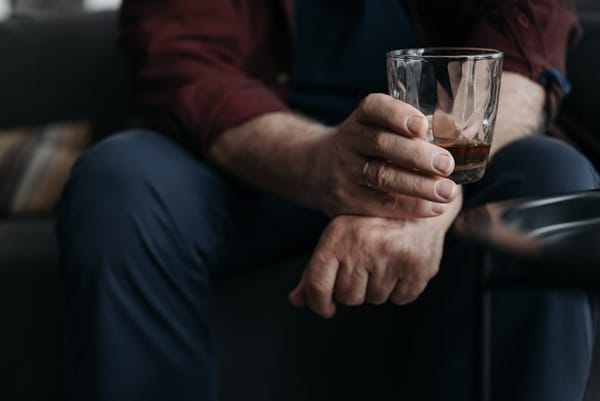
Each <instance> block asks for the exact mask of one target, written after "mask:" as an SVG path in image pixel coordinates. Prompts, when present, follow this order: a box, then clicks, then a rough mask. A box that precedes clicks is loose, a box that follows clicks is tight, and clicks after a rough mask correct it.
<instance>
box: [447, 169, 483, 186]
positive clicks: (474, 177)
mask: <svg viewBox="0 0 600 401" xmlns="http://www.w3.org/2000/svg"><path fill="white" fill-rule="evenodd" d="M484 173H485V165H480V166H476V167H467V168H457V169H455V170H454V172H453V173H452V174H451V175H450V177H448V178H450V179H451V180H452V181H454V182H455V183H457V184H459V185H463V184H471V183H473V182H476V181H479V180H481V178H482V177H483V174H484Z"/></svg>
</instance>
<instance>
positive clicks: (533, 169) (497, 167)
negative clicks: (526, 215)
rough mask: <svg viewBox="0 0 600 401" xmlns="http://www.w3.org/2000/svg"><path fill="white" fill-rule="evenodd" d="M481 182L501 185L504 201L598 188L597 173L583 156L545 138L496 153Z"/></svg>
mask: <svg viewBox="0 0 600 401" xmlns="http://www.w3.org/2000/svg"><path fill="white" fill-rule="evenodd" d="M484 181H485V182H487V183H490V182H495V183H503V184H505V185H503V187H504V188H505V190H506V191H507V192H506V193H505V195H504V197H509V196H510V197H517V196H519V197H521V196H542V195H551V194H556V193H561V192H569V191H583V190H590V189H596V188H598V187H599V185H600V178H599V177H598V173H597V172H596V170H595V169H594V167H593V166H592V164H591V163H590V162H589V161H588V160H587V159H586V158H585V156H583V155H582V154H581V153H579V152H578V151H577V150H576V149H574V148H573V147H571V146H569V145H568V144H566V143H564V142H562V141H559V140H557V139H553V138H549V137H546V136H532V137H528V138H525V139H522V140H519V141H517V142H514V143H513V144H510V145H508V146H507V147H505V148H504V149H502V150H500V151H499V152H498V153H497V154H496V155H495V157H494V158H493V159H492V160H491V162H490V164H489V168H488V171H487V173H486V178H485V179H484Z"/></svg>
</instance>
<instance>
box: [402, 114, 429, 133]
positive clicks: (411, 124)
mask: <svg viewBox="0 0 600 401" xmlns="http://www.w3.org/2000/svg"><path fill="white" fill-rule="evenodd" d="M426 122H427V121H425V119H424V118H422V117H420V116H411V117H408V120H406V128H408V130H409V131H410V133H411V134H413V135H414V136H420V135H421V132H423V131H425V124H426Z"/></svg>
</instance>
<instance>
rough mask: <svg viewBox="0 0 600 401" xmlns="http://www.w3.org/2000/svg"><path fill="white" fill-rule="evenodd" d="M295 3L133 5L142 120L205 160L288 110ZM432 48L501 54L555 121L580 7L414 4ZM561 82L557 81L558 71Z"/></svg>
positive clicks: (129, 41) (126, 13) (181, 0)
mask: <svg viewBox="0 0 600 401" xmlns="http://www.w3.org/2000/svg"><path fill="white" fill-rule="evenodd" d="M292 6H293V1H292V0H124V2H123V6H122V13H121V27H122V43H123V45H124V47H125V49H126V51H127V53H128V54H129V56H130V61H131V62H132V66H133V68H134V71H135V86H136V88H135V89H136V97H137V99H138V104H139V106H140V108H141V110H142V111H143V112H144V113H145V114H146V115H147V116H149V117H150V118H151V119H152V120H154V121H155V122H157V121H160V129H162V130H164V131H167V132H169V133H171V134H173V135H175V136H177V137H179V138H180V139H181V140H182V141H184V142H185V143H187V144H189V146H191V147H192V148H193V149H194V150H196V151H198V152H199V153H202V152H204V151H206V149H207V147H208V146H209V145H210V143H211V141H212V140H214V138H215V137H216V136H217V135H219V134H221V133H223V132H225V131H226V130H228V129H230V128H233V127H235V126H237V125H239V124H241V123H243V122H245V121H247V120H249V119H251V118H253V117H257V116H259V115H261V114H265V113H269V112H274V111H284V110H287V109H288V108H287V105H286V102H285V93H286V83H287V81H288V79H287V77H288V76H289V74H290V73H291V71H290V64H291V63H290V55H291V49H290V46H291V43H292V41H291V32H292V30H291V23H292V8H293V7H292ZM406 6H407V9H408V10H409V11H410V14H411V16H412V18H413V20H414V21H415V23H416V25H417V27H418V30H419V34H420V35H421V39H422V40H423V42H424V43H425V44H426V45H428V46H472V47H488V48H495V49H500V50H502V51H503V52H504V53H505V62H504V69H505V70H507V71H513V72H517V73H520V74H522V75H525V76H527V77H529V78H531V79H532V80H534V81H538V82H543V83H544V85H545V87H546V90H547V94H548V97H547V99H548V104H547V106H548V107H547V111H548V113H549V115H550V116H554V115H555V113H556V108H557V103H558V99H559V98H560V96H561V93H562V90H563V87H562V85H561V82H560V79H558V78H559V76H557V75H556V72H558V73H560V74H562V75H564V72H565V57H566V50H567V47H568V46H569V44H571V43H572V42H573V40H574V38H575V37H576V36H577V35H578V32H579V30H578V25H577V22H576V19H575V15H574V10H573V5H572V1H571V0H506V1H503V0H495V1H494V0H406ZM551 70H553V71H555V73H554V74H548V72H549V71H551Z"/></svg>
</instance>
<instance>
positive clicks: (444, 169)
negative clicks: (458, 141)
mask: <svg viewBox="0 0 600 401" xmlns="http://www.w3.org/2000/svg"><path fill="white" fill-rule="evenodd" d="M452 167H453V163H452V158H451V157H450V156H448V155H447V154H445V153H440V154H439V155H437V156H436V157H435V159H434V160H433V168H435V169H436V170H437V171H439V172H440V173H442V174H450V173H451V172H452Z"/></svg>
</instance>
